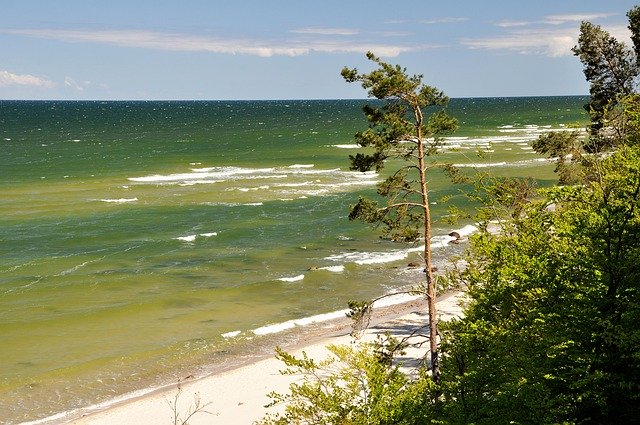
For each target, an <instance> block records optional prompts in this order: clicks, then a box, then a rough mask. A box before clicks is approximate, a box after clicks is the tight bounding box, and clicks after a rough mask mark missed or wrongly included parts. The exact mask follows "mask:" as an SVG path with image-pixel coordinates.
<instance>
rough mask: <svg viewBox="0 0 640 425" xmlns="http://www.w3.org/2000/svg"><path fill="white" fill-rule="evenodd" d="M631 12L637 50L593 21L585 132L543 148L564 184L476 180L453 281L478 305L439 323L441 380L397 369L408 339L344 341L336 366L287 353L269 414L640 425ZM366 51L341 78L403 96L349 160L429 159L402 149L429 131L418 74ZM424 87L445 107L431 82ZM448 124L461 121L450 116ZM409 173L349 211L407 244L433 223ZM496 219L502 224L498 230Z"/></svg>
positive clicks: (376, 119)
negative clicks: (361, 64) (473, 212)
mask: <svg viewBox="0 0 640 425" xmlns="http://www.w3.org/2000/svg"><path fill="white" fill-rule="evenodd" d="M627 16H628V17H629V22H630V25H629V28H630V30H631V32H632V41H633V43H634V47H633V48H628V47H627V46H625V45H624V44H623V43H620V42H618V41H617V40H615V39H614V38H613V37H611V36H610V35H609V34H608V33H607V32H606V31H604V30H603V29H602V28H600V27H598V26H595V25H593V24H591V23H588V22H585V23H583V24H582V26H581V32H580V38H579V41H578V45H577V46H576V47H575V48H574V50H573V51H574V53H575V54H576V56H578V57H579V58H580V60H581V61H582V63H583V64H584V67H585V76H586V78H587V80H588V81H589V82H590V83H591V100H590V102H589V104H588V105H586V109H587V110H588V111H589V113H590V116H591V119H592V122H591V125H590V126H589V129H588V130H589V131H588V132H587V135H586V136H585V135H583V134H580V133H578V132H573V133H572V132H566V133H551V134H547V135H544V136H543V137H541V138H540V139H539V140H538V141H536V142H535V143H534V148H535V149H536V150H537V151H538V152H540V153H543V154H545V155H548V156H549V157H551V158H553V159H554V161H556V165H557V168H556V171H557V173H558V178H559V183H560V185H558V186H556V187H553V188H547V189H536V188H535V187H533V186H532V185H531V183H530V182H528V181H524V180H519V179H506V178H500V177H496V178H488V177H487V176H483V177H482V181H481V184H477V185H476V187H477V188H479V189H480V191H481V192H480V193H477V194H474V195H473V196H474V198H475V199H478V200H483V201H484V206H483V207H481V208H480V209H479V211H478V220H479V222H480V226H479V227H480V230H479V231H478V232H477V233H476V234H475V235H473V236H472V237H471V238H470V243H469V249H468V252H467V254H466V268H465V269H464V270H459V271H457V272H456V273H454V274H452V276H450V279H451V280H452V282H454V283H455V284H457V285H459V286H460V287H461V288H462V289H464V290H465V291H466V294H467V296H468V304H467V305H466V307H465V309H464V317H462V318H460V319H456V320H452V321H449V322H447V323H444V324H440V325H439V327H440V337H441V338H442V342H441V344H440V346H439V347H436V349H435V350H432V351H431V354H432V355H433V354H434V353H433V352H434V351H436V352H438V353H439V354H440V356H441V357H440V358H441V364H440V370H439V373H437V372H438V371H433V373H428V370H427V369H426V368H425V367H423V368H421V369H419V370H417V371H416V372H415V373H414V374H413V375H412V376H408V375H405V374H404V373H402V372H401V370H400V369H398V365H397V363H396V362H395V361H394V354H395V353H397V352H400V351H401V350H402V348H403V347H402V344H397V341H393V340H391V341H386V342H379V343H378V344H375V345H373V346H371V345H368V346H365V347H364V348H362V349H360V350H355V349H353V348H344V347H333V348H331V351H332V353H333V355H334V357H333V360H329V361H327V362H325V363H317V362H315V361H313V360H311V359H308V358H306V357H304V358H302V359H297V358H294V357H292V356H290V355H288V354H286V353H283V352H279V354H278V355H279V357H280V358H281V359H282V360H283V361H284V362H285V363H286V364H287V366H289V368H290V369H289V373H301V374H302V375H303V376H304V379H303V380H302V381H301V382H298V383H296V384H293V385H292V386H291V393H290V394H288V395H281V394H272V398H273V400H274V403H279V402H284V403H286V404H287V408H286V409H287V410H286V413H285V414H284V415H283V416H278V415H276V416H274V417H271V418H269V419H268V420H267V421H266V423H271V424H274V423H301V424H361V423H362V424H364V423H367V424H414V423H421V424H425V423H438V424H469V423H473V424H496V423H514V424H523V423H536V424H539V423H543V424H553V423H566V424H572V423H576V424H591V423H593V424H596V423H597V424H602V423H640V330H639V328H638V326H637V324H638V323H640V244H639V243H638V241H639V240H640V143H638V141H639V140H640V95H639V94H638V93H637V92H636V89H635V87H636V86H635V84H636V82H637V78H638V74H639V71H638V57H639V56H640V55H639V54H638V52H639V50H638V49H639V46H640V41H639V40H640V8H639V7H635V8H634V9H632V10H631V11H630V12H629V13H628V15H627ZM369 58H370V59H371V60H373V61H374V62H375V63H376V64H378V65H379V66H380V69H379V70H376V71H374V72H372V73H370V74H359V73H357V71H355V70H349V69H345V70H343V76H345V78H346V79H347V80H348V81H360V82H362V83H363V86H364V87H365V88H366V89H369V90H370V94H371V95H372V96H374V97H378V98H383V99H384V98H388V97H389V96H390V97H391V98H392V99H393V101H392V102H390V103H388V104H385V106H383V107H382V108H381V109H372V108H368V109H367V108H365V113H367V117H368V118H369V122H370V123H371V126H370V127H369V129H367V130H365V131H364V132H362V133H359V134H358V136H357V138H358V141H359V142H360V143H361V145H363V146H368V147H369V148H373V149H369V153H368V154H359V156H358V155H356V156H354V157H352V163H353V164H354V167H355V168H356V169H369V168H371V167H381V166H382V164H383V163H384V161H385V160H387V159H388V158H390V157H391V155H392V154H391V152H393V154H394V155H395V154H397V152H403V150H404V152H405V154H404V156H403V154H402V153H401V154H400V157H401V158H404V159H407V160H411V159H414V158H418V164H421V163H420V155H421V154H420V149H425V151H424V153H423V154H425V155H426V152H428V151H429V148H430V144H429V143H426V144H423V143H421V142H417V143H414V144H413V145H410V144H406V143H404V141H405V140H407V139H409V141H414V142H416V141H420V140H422V139H421V137H422V136H421V134H420V133H411V132H416V131H418V129H423V127H416V122H417V121H414V122H413V123H411V124H408V121H406V117H407V116H409V117H411V114H409V115H407V113H408V112H412V110H411V108H409V109H406V108H407V104H406V103H403V102H402V101H401V100H402V99H403V98H402V96H404V94H403V93H405V91H404V90H406V89H407V88H409V89H410V91H414V92H415V89H416V88H417V87H419V86H420V85H421V82H420V81H419V78H418V77H407V75H406V73H405V71H404V69H402V68H400V67H398V66H396V67H393V66H391V65H388V64H385V63H384V62H382V61H380V60H379V59H378V58H376V57H375V56H373V55H370V56H369ZM381 81H384V84H383V85H382V86H380V87H378V86H377V85H375V83H377V82H381ZM416 93H421V94H423V95H425V96H426V97H425V99H431V100H436V101H435V102H434V103H435V104H436V105H443V104H444V103H443V102H441V100H442V101H444V100H445V98H444V96H443V95H442V94H441V93H439V92H437V91H436V90H435V89H431V88H429V89H424V90H422V89H421V90H418V91H417V92H416ZM420 102H423V103H420ZM425 102H426V101H424V100H421V101H417V105H419V106H423V105H425V104H426V103H425ZM427 103H428V102H427ZM410 105H411V104H409V106H410ZM413 112H414V115H415V111H413ZM438 114H439V113H438ZM437 120H442V121H440V123H441V124H445V125H444V127H443V128H445V129H450V128H451V127H452V125H451V124H453V121H451V120H450V119H449V118H446V116H445V115H437V118H436V121H437ZM424 128H428V124H427V127H424ZM407 134H413V135H414V138H413V139H411V138H409V137H408V136H407ZM416 134H417V136H416ZM426 134H429V133H426ZM434 134H435V135H437V134H438V133H437V132H435V133H434ZM418 136H420V137H418ZM433 140H437V137H436V138H435V139H433ZM398 149H400V150H398ZM416 154H417V157H416ZM412 167H415V166H414V165H409V166H408V167H407V168H406V169H404V168H402V169H401V170H400V171H398V172H397V173H394V174H393V175H392V176H391V177H390V178H389V179H388V180H387V181H385V182H384V183H383V184H382V185H381V186H380V188H379V194H380V195H382V196H383V197H386V198H387V199H391V200H392V201H390V203H388V204H387V205H383V206H382V207H380V206H378V204H377V203H374V202H373V201H370V200H364V199H362V200H361V201H360V202H359V203H358V204H357V205H356V206H355V207H354V209H353V210H352V215H353V216H354V217H357V218H363V219H365V220H366V221H370V222H382V223H383V224H384V225H386V226H387V230H388V231H389V234H390V235H395V236H396V237H398V236H400V237H399V239H415V238H416V237H418V236H419V234H420V232H418V231H417V230H416V229H421V227H416V226H415V225H414V224H412V225H408V226H405V225H404V224H403V225H398V223H401V222H403V223H405V224H406V223H412V222H415V221H416V220H417V221H418V222H420V223H425V221H424V220H425V219H428V209H425V207H424V205H422V202H421V200H422V201H424V199H425V194H424V192H422V193H421V192H420V191H416V190H415V189H413V186H412V184H413V183H416V182H418V181H419V179H416V178H411V177H408V176H409V174H408V173H407V171H408V170H413V171H416V170H415V168H412ZM424 170H426V168H423V167H422V166H421V165H419V166H418V170H417V171H419V172H420V171H424ZM413 199H418V202H416V201H413ZM404 204H410V205H411V206H414V207H415V208H416V209H417V210H418V211H419V213H414V212H412V211H411V210H410V208H408V207H409V206H410V205H404ZM392 209H393V212H392V211H391V210H392ZM399 219H402V220H404V221H402V220H399ZM489 222H492V223H498V227H499V228H500V231H499V232H490V231H488V228H489V226H488V223H489ZM427 224H428V223H427ZM398 232H399V233H398ZM425 235H426V236H427V237H428V233H422V236H425ZM403 236H407V237H403ZM427 241H428V239H427ZM427 245H428V244H427ZM427 249H428V248H427ZM425 257H427V258H428V252H426V253H425ZM427 264H428V263H427ZM426 271H427V285H428V284H429V282H430V279H432V278H431V277H429V276H430V274H429V273H428V272H429V268H427V269H426ZM358 306H359V307H360V308H362V307H363V306H362V305H358ZM358 306H356V307H358ZM364 307H367V305H366V304H365V305H364ZM430 313H431V312H430ZM432 313H434V314H435V309H434V310H433V312H432ZM432 337H433V335H432ZM438 360H439V359H436V363H435V365H437V364H438V363H437V361H438ZM432 364H434V363H433V361H432Z"/></svg>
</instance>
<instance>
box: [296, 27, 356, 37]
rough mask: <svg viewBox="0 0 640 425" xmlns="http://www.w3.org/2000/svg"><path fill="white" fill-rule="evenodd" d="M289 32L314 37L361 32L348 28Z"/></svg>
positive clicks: (305, 29) (316, 28) (303, 29)
mask: <svg viewBox="0 0 640 425" xmlns="http://www.w3.org/2000/svg"><path fill="white" fill-rule="evenodd" d="M289 32H292V33H295V34H313V35H356V34H358V33H359V32H358V31H357V30H353V29H348V28H318V27H308V28H299V29H294V30H291V31H289Z"/></svg>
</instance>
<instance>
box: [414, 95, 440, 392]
mask: <svg viewBox="0 0 640 425" xmlns="http://www.w3.org/2000/svg"><path fill="white" fill-rule="evenodd" d="M414 113H415V116H416V136H417V139H418V141H417V143H418V167H419V168H420V191H421V193H422V208H423V210H424V262H425V275H426V284H427V303H428V308H429V350H430V351H431V376H432V378H433V381H434V382H435V383H436V384H440V360H439V356H438V317H437V311H436V285H435V282H434V279H433V272H432V271H431V270H432V268H433V265H432V263H431V211H430V209H429V191H428V188H427V176H426V174H427V169H426V163H425V153H424V145H423V141H422V121H423V116H422V111H421V110H420V107H419V106H417V105H416V106H414ZM436 397H437V396H436Z"/></svg>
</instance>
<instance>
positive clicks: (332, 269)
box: [320, 265, 344, 273]
mask: <svg viewBox="0 0 640 425" xmlns="http://www.w3.org/2000/svg"><path fill="white" fill-rule="evenodd" d="M320 270H327V271H330V272H333V273H342V272H343V271H344V266H343V265H341V266H327V267H320Z"/></svg>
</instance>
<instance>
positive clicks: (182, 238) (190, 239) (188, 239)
mask: <svg viewBox="0 0 640 425" xmlns="http://www.w3.org/2000/svg"><path fill="white" fill-rule="evenodd" d="M197 237H198V235H189V236H179V237H177V238H174V239H176V240H178V241H184V242H193V241H195V240H196V238H197Z"/></svg>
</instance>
